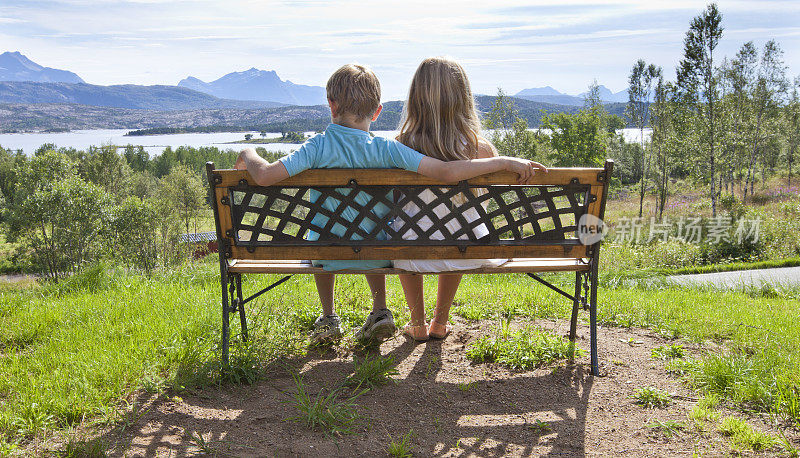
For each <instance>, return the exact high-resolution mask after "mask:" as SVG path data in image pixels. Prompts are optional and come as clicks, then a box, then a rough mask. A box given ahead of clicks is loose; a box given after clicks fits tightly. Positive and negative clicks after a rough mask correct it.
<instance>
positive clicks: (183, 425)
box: [103, 331, 593, 457]
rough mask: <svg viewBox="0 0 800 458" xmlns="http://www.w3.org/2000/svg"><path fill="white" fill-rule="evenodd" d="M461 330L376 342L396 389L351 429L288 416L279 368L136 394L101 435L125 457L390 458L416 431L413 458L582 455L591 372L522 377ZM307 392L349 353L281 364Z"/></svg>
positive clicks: (371, 401) (347, 364)
mask: <svg viewBox="0 0 800 458" xmlns="http://www.w3.org/2000/svg"><path fill="white" fill-rule="evenodd" d="M472 338H474V335H473V334H472V333H469V332H465V331H459V332H455V333H454V334H452V335H451V336H449V337H448V338H447V339H446V340H445V341H433V340H432V341H429V342H427V343H424V344H420V345H416V344H415V343H414V342H413V341H409V340H406V339H404V338H402V337H399V338H397V339H393V340H391V341H389V342H386V343H384V344H383V345H382V346H381V348H380V350H379V351H380V352H381V353H382V354H383V355H384V356H392V357H393V358H394V362H395V364H396V367H397V369H398V371H399V373H400V375H399V376H397V377H396V380H397V383H394V384H389V385H386V386H383V387H379V388H376V389H373V390H371V391H369V392H367V393H365V394H362V395H361V396H359V397H358V398H357V400H356V403H357V405H358V412H359V415H360V417H361V420H360V424H359V427H358V428H357V429H356V432H355V433H354V434H346V435H340V436H337V435H330V434H326V433H325V432H323V431H321V430H313V429H310V428H309V427H307V426H306V425H304V424H301V423H298V422H296V421H292V420H291V418H292V417H293V416H296V415H297V409H296V408H295V407H294V406H292V405H291V404H289V403H288V402H287V401H289V400H290V399H291V397H290V394H291V393H294V392H296V385H295V382H294V379H293V378H292V375H291V373H290V372H289V370H287V369H286V368H284V367H278V366H277V365H276V367H275V369H274V370H273V371H272V373H271V375H270V377H269V378H268V379H267V380H266V381H262V382H259V383H257V384H254V385H251V386H227V387H222V388H213V389H204V390H200V391H197V392H195V393H193V394H191V395H181V396H182V398H180V399H178V398H175V397H168V396H159V397H155V398H153V399H142V400H141V401H140V402H139V405H137V413H136V414H135V415H134V418H135V421H133V422H132V424H130V425H128V426H126V427H124V428H123V427H122V426H119V427H117V428H116V429H114V430H112V431H110V432H108V433H107V434H106V435H105V437H104V438H103V440H104V441H105V442H106V443H107V444H115V445H114V448H113V449H112V451H111V453H112V454H113V455H122V456H179V457H180V456H194V455H197V454H215V453H216V454H219V455H230V456H265V455H269V456H273V455H277V456H287V455H289V456H295V455H311V456H315V455H329V456H330V455H342V456H344V455H347V456H353V455H369V456H375V455H384V456H385V455H386V453H387V446H388V445H389V443H390V442H392V440H396V441H398V440H400V438H401V436H403V435H404V434H406V433H408V432H410V431H413V434H412V440H411V444H412V445H413V447H414V448H413V452H414V453H415V454H417V455H419V456H456V455H463V456H468V455H480V456H501V455H522V456H529V455H534V456H549V455H556V456H576V455H578V456H580V455H583V454H584V450H585V431H586V418H587V406H588V400H589V394H590V392H591V388H592V383H593V378H592V377H591V376H590V375H589V374H588V365H584V364H577V365H569V366H567V367H564V366H562V367H558V368H556V369H547V370H537V371H533V372H526V373H521V374H515V373H510V372H508V371H506V370H504V369H502V368H498V367H494V366H489V365H470V364H469V363H468V361H467V360H466V359H465V357H464V349H465V347H466V344H467V342H468V341H470V340H471V339H472ZM286 362H287V363H288V364H287V365H288V366H290V367H294V368H298V370H299V372H300V373H301V375H302V376H303V381H304V383H306V384H307V386H308V389H309V390H310V391H311V392H312V393H316V392H318V391H319V390H320V389H323V388H325V389H330V388H333V387H335V386H336V385H337V384H339V383H341V381H342V380H344V379H345V378H346V377H347V376H348V375H349V374H350V373H351V372H352V369H353V362H352V355H350V356H337V357H333V358H332V357H331V356H330V355H320V354H310V355H308V356H305V357H303V358H294V359H288V360H286Z"/></svg>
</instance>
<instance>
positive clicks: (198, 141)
mask: <svg viewBox="0 0 800 458" xmlns="http://www.w3.org/2000/svg"><path fill="white" fill-rule="evenodd" d="M127 132H129V129H98V130H74V131H71V132H59V133H44V132H41V133H23V134H0V146H2V147H3V148H6V149H11V150H14V151H16V150H18V149H21V150H22V151H23V152H24V153H25V154H27V155H32V154H33V153H34V152H35V151H36V150H37V149H38V148H39V147H40V146H42V145H43V144H45V143H54V144H55V145H56V146H57V147H66V148H75V149H78V150H85V149H87V148H88V147H90V146H100V145H108V144H112V145H117V146H126V145H135V146H142V147H144V149H145V151H147V152H148V153H149V154H150V155H151V156H154V155H159V154H161V152H162V151H163V150H164V148H166V147H167V146H170V147H172V148H173V149H175V148H177V147H179V146H192V147H195V148H197V147H201V146H216V147H217V148H220V149H222V150H226V149H232V150H239V149H241V148H243V147H244V146H253V147H256V146H263V147H264V148H266V149H268V150H270V151H280V152H283V153H290V152H292V151H294V150H296V149H297V148H298V147H299V146H300V145H295V144H289V143H265V144H261V145H258V144H241V143H234V144H227V143H229V142H235V141H240V140H244V136H245V134H246V133H250V134H252V135H253V138H254V139H258V138H262V137H261V134H260V133H259V132H214V133H192V134H171V135H144V136H140V137H125V136H124V135H125V134H126V133H127ZM310 133H312V134H313V132H310ZM307 134H308V133H307ZM280 136H281V134H280V133H274V132H270V133H267V135H266V138H277V137H280Z"/></svg>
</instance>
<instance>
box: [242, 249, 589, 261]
mask: <svg viewBox="0 0 800 458" xmlns="http://www.w3.org/2000/svg"><path fill="white" fill-rule="evenodd" d="M231 251H232V256H231V259H262V260H273V259H321V260H322V259H324V260H336V259H338V260H374V259H389V260H391V259H492V258H501V259H503V258H581V257H586V255H587V249H586V247H585V246H583V245H522V246H520V245H514V246H471V247H468V248H467V250H466V251H465V252H464V253H462V252H461V251H459V249H458V247H454V246H424V247H423V246H385V247H362V248H361V250H360V251H359V252H355V251H353V249H352V248H350V247H335V246H334V247H331V246H328V247H325V246H320V247H316V246H304V247H276V246H272V247H256V248H255V251H253V252H252V253H250V252H248V251H247V249H245V248H243V247H237V246H234V247H232V249H231Z"/></svg>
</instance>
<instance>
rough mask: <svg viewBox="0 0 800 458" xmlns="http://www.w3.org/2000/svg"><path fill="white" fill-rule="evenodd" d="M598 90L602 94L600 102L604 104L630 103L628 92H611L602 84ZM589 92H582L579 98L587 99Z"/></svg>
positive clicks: (624, 90)
mask: <svg viewBox="0 0 800 458" xmlns="http://www.w3.org/2000/svg"><path fill="white" fill-rule="evenodd" d="M598 90H599V92H600V100H602V101H603V102H610V103H627V102H628V90H627V89H623V90H621V91H619V92H611V89H609V88H607V87H605V86H603V85H602V84H601V85H600V86H598ZM588 93H589V92H588V91H587V92H582V93H580V94H578V97H581V98H583V97H586V95H587V94H588Z"/></svg>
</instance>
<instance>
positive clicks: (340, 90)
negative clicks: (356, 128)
mask: <svg viewBox="0 0 800 458" xmlns="http://www.w3.org/2000/svg"><path fill="white" fill-rule="evenodd" d="M326 90H327V92H328V100H331V101H333V102H336V106H337V108H338V109H339V114H340V115H341V114H349V115H353V116H355V117H356V118H358V119H359V120H362V119H366V118H371V117H372V115H373V114H375V110H377V109H378V106H379V105H380V104H381V83H380V82H379V81H378V77H377V76H375V73H373V72H372V70H371V69H370V68H369V67H367V66H364V65H359V64H347V65H343V66H342V67H340V68H339V69H338V70H336V71H335V72H333V75H331V77H330V78H329V79H328V84H327V87H326Z"/></svg>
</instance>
